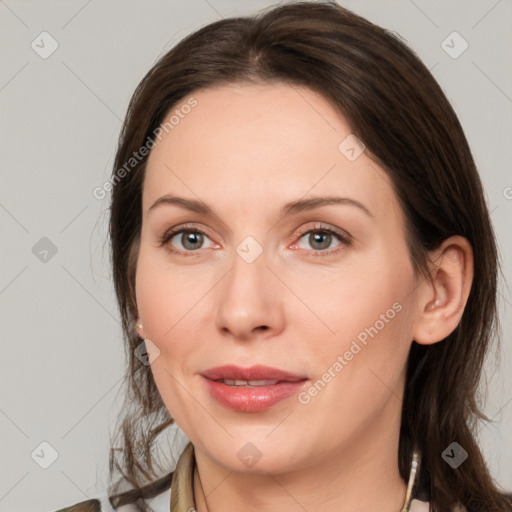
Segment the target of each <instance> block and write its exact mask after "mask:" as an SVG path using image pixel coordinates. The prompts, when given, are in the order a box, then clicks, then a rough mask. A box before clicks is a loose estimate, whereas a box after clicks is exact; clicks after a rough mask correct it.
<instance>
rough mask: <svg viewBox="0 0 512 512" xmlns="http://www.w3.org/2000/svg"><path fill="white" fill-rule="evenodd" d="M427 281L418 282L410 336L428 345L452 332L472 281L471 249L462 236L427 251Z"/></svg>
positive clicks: (460, 315)
mask: <svg viewBox="0 0 512 512" xmlns="http://www.w3.org/2000/svg"><path fill="white" fill-rule="evenodd" d="M430 259H431V262H432V264H431V270H430V275H431V279H430V280H428V279H427V280H425V281H424V282H423V283H422V284H421V289H420V293H419V294H418V298H419V301H418V315H417V318H416V321H415V324H414V330H413V339H414V341H416V342H417V343H419V344H421V345H431V344H433V343H437V342H438V341H441V340H443V339H444V338H446V337H447V336H448V335H449V334H451V333H452V332H453V331H454V330H455V328H456V327H457V325H458V324H459V322H460V319H461V318H462V313H463V312H464V308H465V307H466V302H467V300H468V297H469V292H470V290H471V284H472V282H473V271H474V270H473V269H474V267H473V250H472V248H471V244H470V243H469V241H468V240H467V239H466V238H464V237H462V236H452V237H450V238H447V239H446V240H445V241H444V242H443V243H442V244H441V245H440V246H439V247H438V248H437V249H436V250H435V251H432V252H431V253H430Z"/></svg>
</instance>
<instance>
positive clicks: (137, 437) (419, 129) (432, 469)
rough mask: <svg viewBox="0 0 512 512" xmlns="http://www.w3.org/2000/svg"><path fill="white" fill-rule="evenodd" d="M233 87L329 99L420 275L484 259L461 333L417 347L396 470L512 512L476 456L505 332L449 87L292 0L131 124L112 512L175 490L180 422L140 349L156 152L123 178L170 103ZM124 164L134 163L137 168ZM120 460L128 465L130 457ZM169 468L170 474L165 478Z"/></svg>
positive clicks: (239, 30) (119, 279)
mask: <svg viewBox="0 0 512 512" xmlns="http://www.w3.org/2000/svg"><path fill="white" fill-rule="evenodd" d="M235 82H246V83H247V82H249V83H258V82H265V83H271V82H284V83H288V84H290V85H303V86H307V87H309V88H310V89H312V90H314V91H316V92H319V93H320V94H322V95H323V97H325V98H326V99H328V100H329V101H330V102H331V104H332V105H333V107H334V108H336V109H337V110H338V111H339V113H340V114H341V115H343V116H344V117H345V119H346V120H347V122H348V124H349V125H350V126H351V129H352V132H353V133H354V134H355V135H356V136H357V137H358V138H359V139H360V140H361V141H362V142H363V143H364V145H365V146H366V152H367V154H368V155H369V156H370V158H372V159H373V160H374V161H375V162H376V163H377V164H378V165H380V166H382V168H383V169H384V170H385V171H386V172H387V173H388V175H389V177H390V179H391V182H392V184H393V186H394V188H395V191H396V194H397V197H398V199H399V201H400V203H401V206H402V208H403V211H404V213H405V217H406V219H407V233H406V235H407V240H408V244H409V248H410V253H411V261H412V262H413V265H414V268H415V270H416V272H417V273H418V274H419V273H423V274H425V273H426V269H427V262H428V251H430V250H432V249H434V248H436V247H438V246H439V245H440V243H441V242H442V241H443V240H445V239H446V238H448V237H450V236H451V235H461V236H464V237H466V238H467V239H468V240H469V242H470V243H471V246H472V248H473V251H474V265H475V268H474V280H473V284H472V288H471V292H470V296H469V299H468V302H467V305H466V308H465V311H464V314H463V316H462V319H461V321H460V323H459V325H458V327H457V328H456V329H455V331H454V332H453V333H452V334H450V335H449V336H448V337H447V338H446V339H445V340H443V341H442V342H440V343H436V344H434V345H430V346H423V345H419V344H417V343H414V342H413V344H412V347H411V351H410V355H409V360H408V367H407V381H406V388H405V395H404V401H403V410H402V424H401V431H400V443H399V453H398V462H399V469H400V473H401V475H402V478H404V480H407V476H408V473H409V469H410V460H411V450H412V447H413V446H414V445H417V446H418V447H419V449H420V451H421V453H422V455H423V460H424V461H425V463H426V465H427V467H428V470H429V473H430V477H431V479H432V498H431V501H432V505H433V506H435V507H436V510H439V511H445V510H451V507H452V506H453V505H454V504H456V503H458V502H460V503H462V504H464V505H465V506H466V507H467V509H468V510H469V511H471V512H477V511H485V512H488V511H489V510H493V511H495V512H499V511H505V510H512V507H511V505H510V501H507V498H506V497H504V496H503V495H502V494H500V492H499V491H498V488H497V486H496V484H495V483H494V482H493V479H492V477H491V476H490V473H489V470H488V469H487V467H486V464H485V461H484V458H483V456H482V453H481V451H480V449H479V447H478V444H477V441H476V436H475V427H476V423H477V421H478V420H479V419H486V420H487V419H488V418H487V417H486V416H485V415H484V414H483V413H482V412H481V411H480V410H479V407H478V404H477V387H478V383H479V380H480V376H481V371H482V365H483V362H484V358H485V356H486V354H487V352H488V350H489V344H490V342H491V340H492V338H493V336H494V335H495V334H496V331H497V329H496V327H497V313H496V293H497V290H496V287H497V274H498V260H497V251H496V245H495V240H494V235H493V229H492V226H491V223H490V219H489V213H488V210H487V206H486V204H485V200H484V197H483V192H482V185H481V182H480V179H479V176H478V173H477V170H476V167H475V163H474V161H473V157H472V155H471V151H470V148H469V146H468V143H467V141H466V138H465V135H464V132H463V129H462V127H461V125H460V124H459V121H458V119H457V116H456V114H455V113H454V111H453V109H452V107H451V106H450V104H449V102H448V100H447V98H446V97H445V95H444V93H443V92H442V90H441V88H440V87H439V85H438V84H437V82H436V81H435V79H434V78H433V77H432V75H431V73H430V72H429V70H428V69H427V68H426V67H425V66H424V64H423V63H422V62H421V61H420V59H419V58H418V57H417V56H416V55H415V53H414V52H413V51H412V50H411V49H409V48H408V47H407V46H406V45H405V44H404V43H403V42H402V41H401V40H400V39H399V38H397V37H396V36H395V35H394V34H393V33H391V32H390V31H387V30H385V29H383V28H381V27H379V26H376V25H374V24H372V23H370V22H369V21H367V20H366V19H364V18H361V17H359V16H357V15H355V14H353V13H352V12H350V11H348V10H346V9H344V8H342V7H340V6H339V5H337V4H336V3H334V2H332V3H331V2H325V3H318V2H315V3H310V2H294V3H289V4H286V5H284V6H278V7H274V8H273V9H271V10H267V11H264V12H262V13H260V14H259V15H257V16H255V17H246V18H231V19H223V20H221V21H218V22H215V23H212V24H210V25H207V26H205V27H203V28H201V29H199V30H197V31H196V32H194V33H193V34H191V35H189V36H188V37H186V38H185V39H183V40H182V41H181V42H180V43H179V44H178V45H177V46H175V47H174V48H173V49H172V50H171V51H169V52H168V53H166V54H165V55H163V56H162V57H161V58H160V59H159V61H158V62H157V63H156V64H155V65H154V66H153V68H152V69H151V70H150V71H149V72H148V73H147V75H146V76H145V77H144V79H143V80H142V81H141V83H140V84H139V85H138V87H137V89H136V91H135V93H134V95H133V97H132V99H131V101H130V104H129V107H128V112H127V115H126V120H125V123H124V125H123V128H122V132H121V135H120V140H119V147H118V150H117V155H116V158H115V164H114V174H113V177H112V184H113V189H112V202H111V217H110V239H111V244H112V254H111V258H112V266H113V279H114V284H115V290H116V295H117V300H118V303H119V308H120V314H121V318H122V325H123V333H124V337H125V341H126V350H127V357H128V360H129V365H128V368H127V373H126V384H127V393H126V407H125V413H124V416H123V418H122V421H121V423H120V426H119V428H118V429H117V431H116V433H117V435H118V436H120V438H121V445H120V447H118V448H116V449H112V450H111V456H110V471H111V477H112V480H113V475H114V473H115V472H116V471H120V473H121V475H122V480H120V481H118V482H117V484H116V485H115V486H112V487H111V490H112V492H117V491H118V489H119V487H120V485H121V481H122V482H123V483H124V484H128V485H129V486H130V487H131V488H132V490H131V491H130V492H125V493H118V494H117V495H116V496H114V495H113V496H111V502H112V504H113V505H114V506H119V505H122V504H124V503H128V502H134V501H135V500H137V499H138V500H139V502H140V506H141V507H142V508H143V509H145V503H144V500H143V499H142V498H147V497H151V496H153V495H155V494H157V493H158V492H161V491H162V490H163V489H165V488H168V487H169V485H170V483H171V474H168V475H166V476H164V477H162V478H160V480H157V481H156V482H153V483H151V482H152V481H153V480H155V478H156V477H157V476H158V472H157V470H156V469H155V468H154V465H153V462H154V453H153V452H154V447H155V446H157V443H156V440H157V438H158V437H159V435H160V434H161V433H162V432H164V431H165V430H166V429H167V427H169V426H170V425H171V424H172V423H173V420H172V418H171V417H170V416H169V414H168V412H167V410H166V408H165V406H164V404H163V402H162V400H161V398H160V396H159V393H158V390H157V388H156V386H155V383H154V380H153V378H152V374H151V370H150V367H149V366H145V365H142V364H140V362H139V360H138V359H137V358H136V357H135V355H134V350H135V349H136V347H137V345H139V343H140V342H141V340H140V338H138V337H137V333H136V331H135V328H134V323H135V319H136V318H137V311H136V301H135V270H136V265H137V254H138V247H139V240H140V238H139V237H140V230H141V224H142V208H141V203H142V185H143V179H144V169H145V164H146V160H147V156H146V157H144V158H141V160H140V162H137V164H136V165H134V167H133V169H131V170H130V171H129V172H126V173H123V176H122V177H120V176H119V173H116V170H119V169H121V168H122V167H123V166H125V164H126V162H127V161H129V159H130V158H131V157H132V155H133V153H134V152H136V151H138V150H139V149H140V148H141V147H142V146H144V145H145V144H146V141H153V140H154V139H155V130H157V129H158V127H159V125H160V124H161V123H162V122H163V121H164V117H165V116H166V114H168V112H169V110H170V109H171V108H172V107H175V106H176V105H177V104H178V103H179V102H180V101H181V100H183V99H184V98H186V97H187V96H189V95H191V93H193V91H197V90H198V89H200V88H208V87H212V86H217V85H222V84H228V83H235ZM125 168H126V167H125ZM453 441H457V442H458V443H459V444H460V445H461V446H462V447H463V448H464V449H465V450H466V451H467V453H468V455H469V457H468V459H467V461H465V462H464V463H463V464H462V465H460V466H459V467H458V469H457V470H454V469H452V468H451V467H450V466H449V465H448V464H447V463H446V462H445V461H444V460H443V459H442V457H441V453H442V452H443V450H445V448H446V447H447V446H448V445H450V444H451V443H452V442H453ZM118 452H120V455H118ZM158 471H159V470H158Z"/></svg>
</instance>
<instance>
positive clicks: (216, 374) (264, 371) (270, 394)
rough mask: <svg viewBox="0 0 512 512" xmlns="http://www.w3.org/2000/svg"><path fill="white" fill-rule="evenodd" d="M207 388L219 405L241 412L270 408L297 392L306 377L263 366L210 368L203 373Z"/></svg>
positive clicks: (303, 384) (302, 385)
mask: <svg viewBox="0 0 512 512" xmlns="http://www.w3.org/2000/svg"><path fill="white" fill-rule="evenodd" d="M202 376H203V377H204V380H205V383H206V386H207V388H208V390H209V392H210V394H211V395H212V397H213V398H215V399H216V400H217V401H218V402H219V403H221V404H222V405H223V406H225V407H228V408H230V409H234V410H238V411H242V412H258V411H263V410H265V409H268V408H269V407H271V406H273V405H275V404H277V403H278V402H280V401H281V400H284V399H286V398H289V397H290V396H292V395H294V394H296V393H298V392H299V391H300V390H301V389H302V388H303V387H304V386H305V383H306V381H307V380H308V379H307V377H305V376H301V375H296V374H293V373H290V372H286V371H283V370H280V369H278V368H271V367H268V366H263V365H256V366H251V367H250V368H240V367H238V366H234V365H225V366H218V367H215V368H210V369H208V370H206V371H204V372H203V373H202Z"/></svg>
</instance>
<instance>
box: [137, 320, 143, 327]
mask: <svg viewBox="0 0 512 512" xmlns="http://www.w3.org/2000/svg"><path fill="white" fill-rule="evenodd" d="M137 327H138V328H139V329H142V322H141V321H140V320H139V319H138V318H137Z"/></svg>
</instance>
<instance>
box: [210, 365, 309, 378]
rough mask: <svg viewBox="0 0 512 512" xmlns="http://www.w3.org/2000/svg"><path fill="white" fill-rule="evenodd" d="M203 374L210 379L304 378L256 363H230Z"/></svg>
mask: <svg viewBox="0 0 512 512" xmlns="http://www.w3.org/2000/svg"><path fill="white" fill-rule="evenodd" d="M203 376H205V377H206V378H207V379H210V380H221V379H230V380H244V381H249V380H276V381H286V382H295V381H298V380H302V379H305V378H306V377H305V376H301V375H295V374H293V373H289V372H285V371H283V370H279V369H278V368H271V367H270V366H263V365H256V366H251V367H250V368H240V367H239V366H235V365H231V364H229V365H225V366H217V367H215V368H210V369H209V370H206V371H204V372H203Z"/></svg>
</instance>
